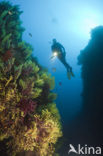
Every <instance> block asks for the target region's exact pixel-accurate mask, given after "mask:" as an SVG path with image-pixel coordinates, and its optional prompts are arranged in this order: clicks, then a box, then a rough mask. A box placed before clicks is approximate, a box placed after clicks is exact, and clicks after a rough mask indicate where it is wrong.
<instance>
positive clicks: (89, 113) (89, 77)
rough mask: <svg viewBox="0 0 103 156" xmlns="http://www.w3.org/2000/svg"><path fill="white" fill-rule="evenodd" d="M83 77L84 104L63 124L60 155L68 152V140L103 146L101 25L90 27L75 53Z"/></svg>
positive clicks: (102, 30) (72, 142)
mask: <svg viewBox="0 0 103 156" xmlns="http://www.w3.org/2000/svg"><path fill="white" fill-rule="evenodd" d="M78 64H79V65H81V67H82V68H81V76H82V80H83V92H82V103H83V108H82V111H81V113H80V114H79V116H77V117H76V118H75V120H73V121H72V122H71V123H70V124H68V125H65V126H64V138H65V143H64V147H63V149H61V153H62V154H61V155H62V156H67V155H68V153H67V152H68V150H69V144H73V145H74V146H75V147H76V146H77V145H78V144H81V145H85V144H87V145H88V146H92V147H93V146H94V147H97V146H100V147H101V146H102V143H103V26H99V27H96V28H95V29H93V30H92V31H91V39H90V41H89V43H88V45H87V46H86V47H85V49H84V50H82V51H81V52H80V55H79V56H78Z"/></svg>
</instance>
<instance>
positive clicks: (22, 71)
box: [0, 2, 62, 156]
mask: <svg viewBox="0 0 103 156" xmlns="http://www.w3.org/2000/svg"><path fill="white" fill-rule="evenodd" d="M21 13H22V11H20V9H19V6H16V5H15V6H13V5H11V4H10V3H9V2H1V3H0V141H1V142H0V152H1V153H2V156H6V155H11V156H15V155H16V154H17V153H20V152H26V151H33V154H34V155H35V156H52V155H58V154H56V150H55V144H56V143H57V141H58V138H60V137H61V136H62V130H61V129H62V128H61V122H60V115H59V112H58V109H57V107H56V104H55V102H54V100H55V99H56V94H55V93H53V92H52V90H53V88H54V86H55V82H54V77H52V76H51V75H50V74H49V73H48V72H47V71H46V70H45V68H43V67H42V66H41V65H40V64H39V63H38V61H37V59H36V58H35V57H33V56H32V52H33V48H32V46H31V45H30V44H28V43H26V42H25V41H23V40H22V34H23V31H24V30H25V29H24V28H23V27H22V26H21V25H22V21H21V20H20V14H21Z"/></svg>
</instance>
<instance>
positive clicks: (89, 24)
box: [83, 18, 98, 34]
mask: <svg viewBox="0 0 103 156" xmlns="http://www.w3.org/2000/svg"><path fill="white" fill-rule="evenodd" d="M83 25H84V31H85V33H87V34H88V33H90V31H91V30H92V29H93V28H95V27H96V26H98V24H97V23H96V21H95V20H93V19H89V18H87V19H85V20H84V22H83Z"/></svg>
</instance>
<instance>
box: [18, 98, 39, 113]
mask: <svg viewBox="0 0 103 156" xmlns="http://www.w3.org/2000/svg"><path fill="white" fill-rule="evenodd" d="M36 106H37V103H36V102H34V101H32V100H31V99H24V98H23V99H21V101H20V102H19V104H18V107H19V108H20V110H21V111H23V112H24V115H27V114H29V113H32V112H34V110H35V109H36Z"/></svg>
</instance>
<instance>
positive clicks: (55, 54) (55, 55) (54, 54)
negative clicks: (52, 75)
mask: <svg viewBox="0 0 103 156" xmlns="http://www.w3.org/2000/svg"><path fill="white" fill-rule="evenodd" d="M57 55H58V53H57V52H56V51H55V52H53V54H52V56H51V58H50V59H51V60H54V59H55V58H56V57H57Z"/></svg>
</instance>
